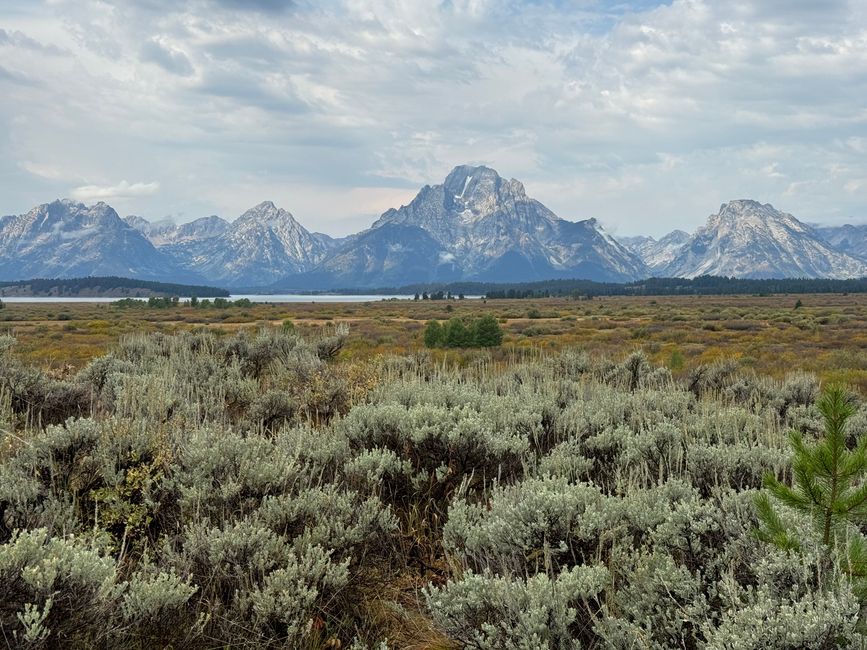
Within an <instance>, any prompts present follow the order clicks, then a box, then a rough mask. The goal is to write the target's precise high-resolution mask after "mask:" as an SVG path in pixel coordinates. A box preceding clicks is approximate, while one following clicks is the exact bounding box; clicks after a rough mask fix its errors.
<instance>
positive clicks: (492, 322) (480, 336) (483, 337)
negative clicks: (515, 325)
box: [473, 314, 503, 348]
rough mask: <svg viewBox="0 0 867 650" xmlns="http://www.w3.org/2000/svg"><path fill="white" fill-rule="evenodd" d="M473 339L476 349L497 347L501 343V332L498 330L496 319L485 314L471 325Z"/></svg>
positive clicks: (498, 325)
mask: <svg viewBox="0 0 867 650" xmlns="http://www.w3.org/2000/svg"><path fill="white" fill-rule="evenodd" d="M473 338H474V342H475V345H477V346H478V347H481V348H493V347H497V346H498V345H500V344H501V343H502V342H503V330H502V329H500V324H499V323H498V322H497V319H496V318H494V317H493V316H491V315H490V314H485V315H484V316H482V317H481V318H480V319H478V320H477V321H476V322H475V323H473Z"/></svg>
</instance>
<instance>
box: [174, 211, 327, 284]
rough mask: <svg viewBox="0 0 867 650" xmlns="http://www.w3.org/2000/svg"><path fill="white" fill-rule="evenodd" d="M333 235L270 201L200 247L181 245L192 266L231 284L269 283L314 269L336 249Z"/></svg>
mask: <svg viewBox="0 0 867 650" xmlns="http://www.w3.org/2000/svg"><path fill="white" fill-rule="evenodd" d="M329 241H330V238H328V237H327V236H326V235H320V234H318V233H317V234H315V235H314V234H313V233H311V232H309V231H308V230H307V229H305V228H304V227H303V226H302V225H301V224H299V223H298V222H297V221H296V220H295V218H294V217H293V216H292V215H291V214H290V213H289V212H287V211H286V210H283V209H281V208H278V207H277V206H275V205H274V204H273V203H272V202H270V201H265V202H263V203H260V204H259V205H257V206H255V207H253V208H251V209H249V210H247V211H246V212H245V213H244V214H242V215H241V216H240V217H238V219H237V220H235V221H234V222H232V223H231V224H229V226H228V228H227V229H226V230H225V232H223V233H222V234H221V235H219V236H217V237H212V238H209V239H205V240H202V242H201V245H200V246H196V247H194V248H186V249H184V248H181V249H177V248H175V249H174V251H173V254H174V255H175V256H176V259H179V260H180V259H181V255H182V254H183V255H186V256H187V259H186V260H185V262H184V263H185V264H186V266H187V268H190V269H192V270H195V271H196V272H198V273H201V274H202V275H204V276H205V277H207V278H208V279H209V280H211V281H216V282H221V283H223V284H225V285H226V286H236V287H237V286H265V285H269V284H271V283H273V282H275V281H276V280H278V279H280V278H283V277H285V276H286V275H287V274H297V273H303V272H306V271H309V270H310V269H312V268H313V267H314V266H315V265H316V264H317V263H318V262H320V261H321V260H322V259H323V258H324V257H325V255H326V253H327V252H328V251H329V249H330V244H329Z"/></svg>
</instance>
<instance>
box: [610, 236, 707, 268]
mask: <svg viewBox="0 0 867 650" xmlns="http://www.w3.org/2000/svg"><path fill="white" fill-rule="evenodd" d="M689 238H690V235H689V233H687V232H684V231H683V230H674V231H672V232H670V233H668V234H667V235H665V237H663V238H661V239H659V240H656V239H654V238H653V237H623V238H621V240H620V241H621V243H623V245H624V246H626V248H627V249H628V250H630V251H632V252H633V253H635V254H636V255H638V257H640V258H641V260H642V261H643V262H644V263H645V264H646V265H647V268H648V269H649V270H650V271H651V273H655V272H656V271H660V270H664V269H665V268H666V267H668V265H669V264H671V263H672V261H673V260H674V259H675V257H676V256H677V254H678V252H679V251H680V249H681V248H683V246H684V244H686V243H687V242H688V241H689Z"/></svg>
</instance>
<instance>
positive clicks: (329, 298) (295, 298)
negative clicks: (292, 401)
mask: <svg viewBox="0 0 867 650" xmlns="http://www.w3.org/2000/svg"><path fill="white" fill-rule="evenodd" d="M241 298H247V299H248V300H249V301H250V302H379V301H381V300H412V299H413V296H404V295H387V296H375V295H358V296H356V295H348V294H346V295H344V294H334V293H329V294H320V295H315V296H312V295H311V296H306V295H303V294H298V293H281V294H266V295H246V294H244V295H241V294H239V295H233V296H229V300H240V299H241ZM0 300H2V301H3V302H5V303H10V304H11V303H13V302H27V303H40V302H44V303H73V302H83V303H88V302H89V303H96V302H116V301H118V300H123V297H116V298H102V297H77V296H76V297H69V298H67V297H63V296H47V297H46V296H38V297H37V296H34V297H28V296H16V297H12V296H10V297H8V298H3V297H0ZM137 300H147V298H138V299H137ZM181 300H189V297H184V296H181ZM200 300H206V298H200ZM211 300H213V299H211Z"/></svg>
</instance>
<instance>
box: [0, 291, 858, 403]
mask: <svg viewBox="0 0 867 650" xmlns="http://www.w3.org/2000/svg"><path fill="white" fill-rule="evenodd" d="M799 303H800V305H801V306H799V307H796V305H798V304H799ZM482 313H491V314H493V315H494V316H496V317H497V318H498V319H500V321H501V324H502V326H503V329H504V333H505V335H506V336H505V341H504V345H503V347H502V349H501V350H499V351H498V352H496V353H495V358H498V359H501V360H503V359H508V358H511V357H512V356H513V355H515V354H518V355H523V354H525V353H532V352H534V351H535V352H538V351H540V350H544V351H555V350H559V349H563V348H567V347H574V346H578V347H581V348H582V349H584V350H586V351H587V352H589V353H590V354H592V355H610V354H622V353H624V352H626V351H630V350H637V349H641V350H643V351H644V352H645V353H646V354H647V355H648V357H649V358H650V359H651V360H652V361H653V362H654V363H657V364H660V365H663V366H666V367H668V368H669V369H671V370H672V372H673V373H674V374H675V376H680V375H683V374H685V373H686V372H688V371H689V369H690V368H694V367H696V366H697V365H700V364H703V363H708V362H710V361H714V360H717V359H722V358H729V359H735V360H736V361H737V363H738V365H739V366H740V368H741V369H743V370H754V371H755V372H757V373H759V374H762V375H769V376H772V377H778V378H780V377H783V376H784V375H785V374H786V373H788V372H791V371H793V370H803V371H806V372H812V373H815V374H817V375H818V376H819V377H820V378H822V379H831V380H838V381H843V382H846V383H848V384H850V385H852V386H854V387H856V388H858V389H859V390H860V391H861V392H862V394H867V295H865V294H852V295H837V294H818V295H797V296H795V295H793V296H768V297H760V296H690V297H659V298H624V297H612V298H596V299H594V300H589V301H575V300H566V299H545V300H488V301H485V302H483V301H481V300H465V301H459V300H454V301H448V302H447V301H420V302H412V301H380V302H371V303H362V304H358V303H337V304H322V303H316V304H313V303H310V304H298V303H295V304H283V305H253V306H252V307H249V308H237V307H233V308H229V309H193V308H190V307H178V308H170V309H148V308H139V309H130V308H127V309H121V308H118V307H115V306H112V305H107V304H7V305H6V306H5V308H4V309H3V310H0V333H9V334H14V335H15V336H16V337H17V339H18V352H19V354H20V355H22V357H23V358H25V359H27V360H28V361H30V362H33V363H35V364H37V365H40V366H42V367H45V368H48V369H52V370H53V371H55V372H60V373H62V372H68V371H70V370H72V369H77V368H80V367H82V366H83V365H84V364H86V363H87V362H88V361H89V360H90V359H91V358H93V357H94V356H96V355H99V354H102V353H104V352H106V351H107V350H108V349H110V348H111V347H112V346H113V345H115V344H116V343H117V342H118V341H119V340H120V338H121V337H123V336H125V335H128V334H130V333H134V332H143V331H144V332H150V331H160V332H165V333H171V332H179V331H184V330H194V329H198V328H201V327H206V328H209V329H211V330H214V331H215V332H217V333H220V332H233V331H236V330H238V329H249V330H251V331H254V330H255V329H256V328H258V327H259V326H261V325H263V324H281V323H283V322H284V321H291V322H292V323H293V325H294V327H296V328H297V329H298V330H299V331H300V332H302V333H313V332H315V331H317V329H320V328H322V327H323V326H326V325H328V324H333V323H335V322H344V323H347V324H348V325H349V326H350V335H349V339H348V342H347V345H346V347H345V349H344V351H343V353H342V355H343V357H344V358H347V359H353V360H364V359H367V358H369V357H371V356H375V355H380V354H405V353H408V352H411V351H413V350H416V349H418V348H419V347H421V346H422V345H423V343H422V332H423V329H424V326H425V323H426V322H427V321H428V320H429V319H432V318H435V319H443V320H445V319H448V318H451V317H454V316H472V317H474V316H478V315H480V314H482ZM436 354H437V355H448V357H449V359H451V360H452V361H455V362H458V363H466V362H467V361H468V360H469V359H471V358H472V357H473V355H474V354H476V353H475V352H467V353H460V352H455V351H451V352H448V353H444V352H436Z"/></svg>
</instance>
